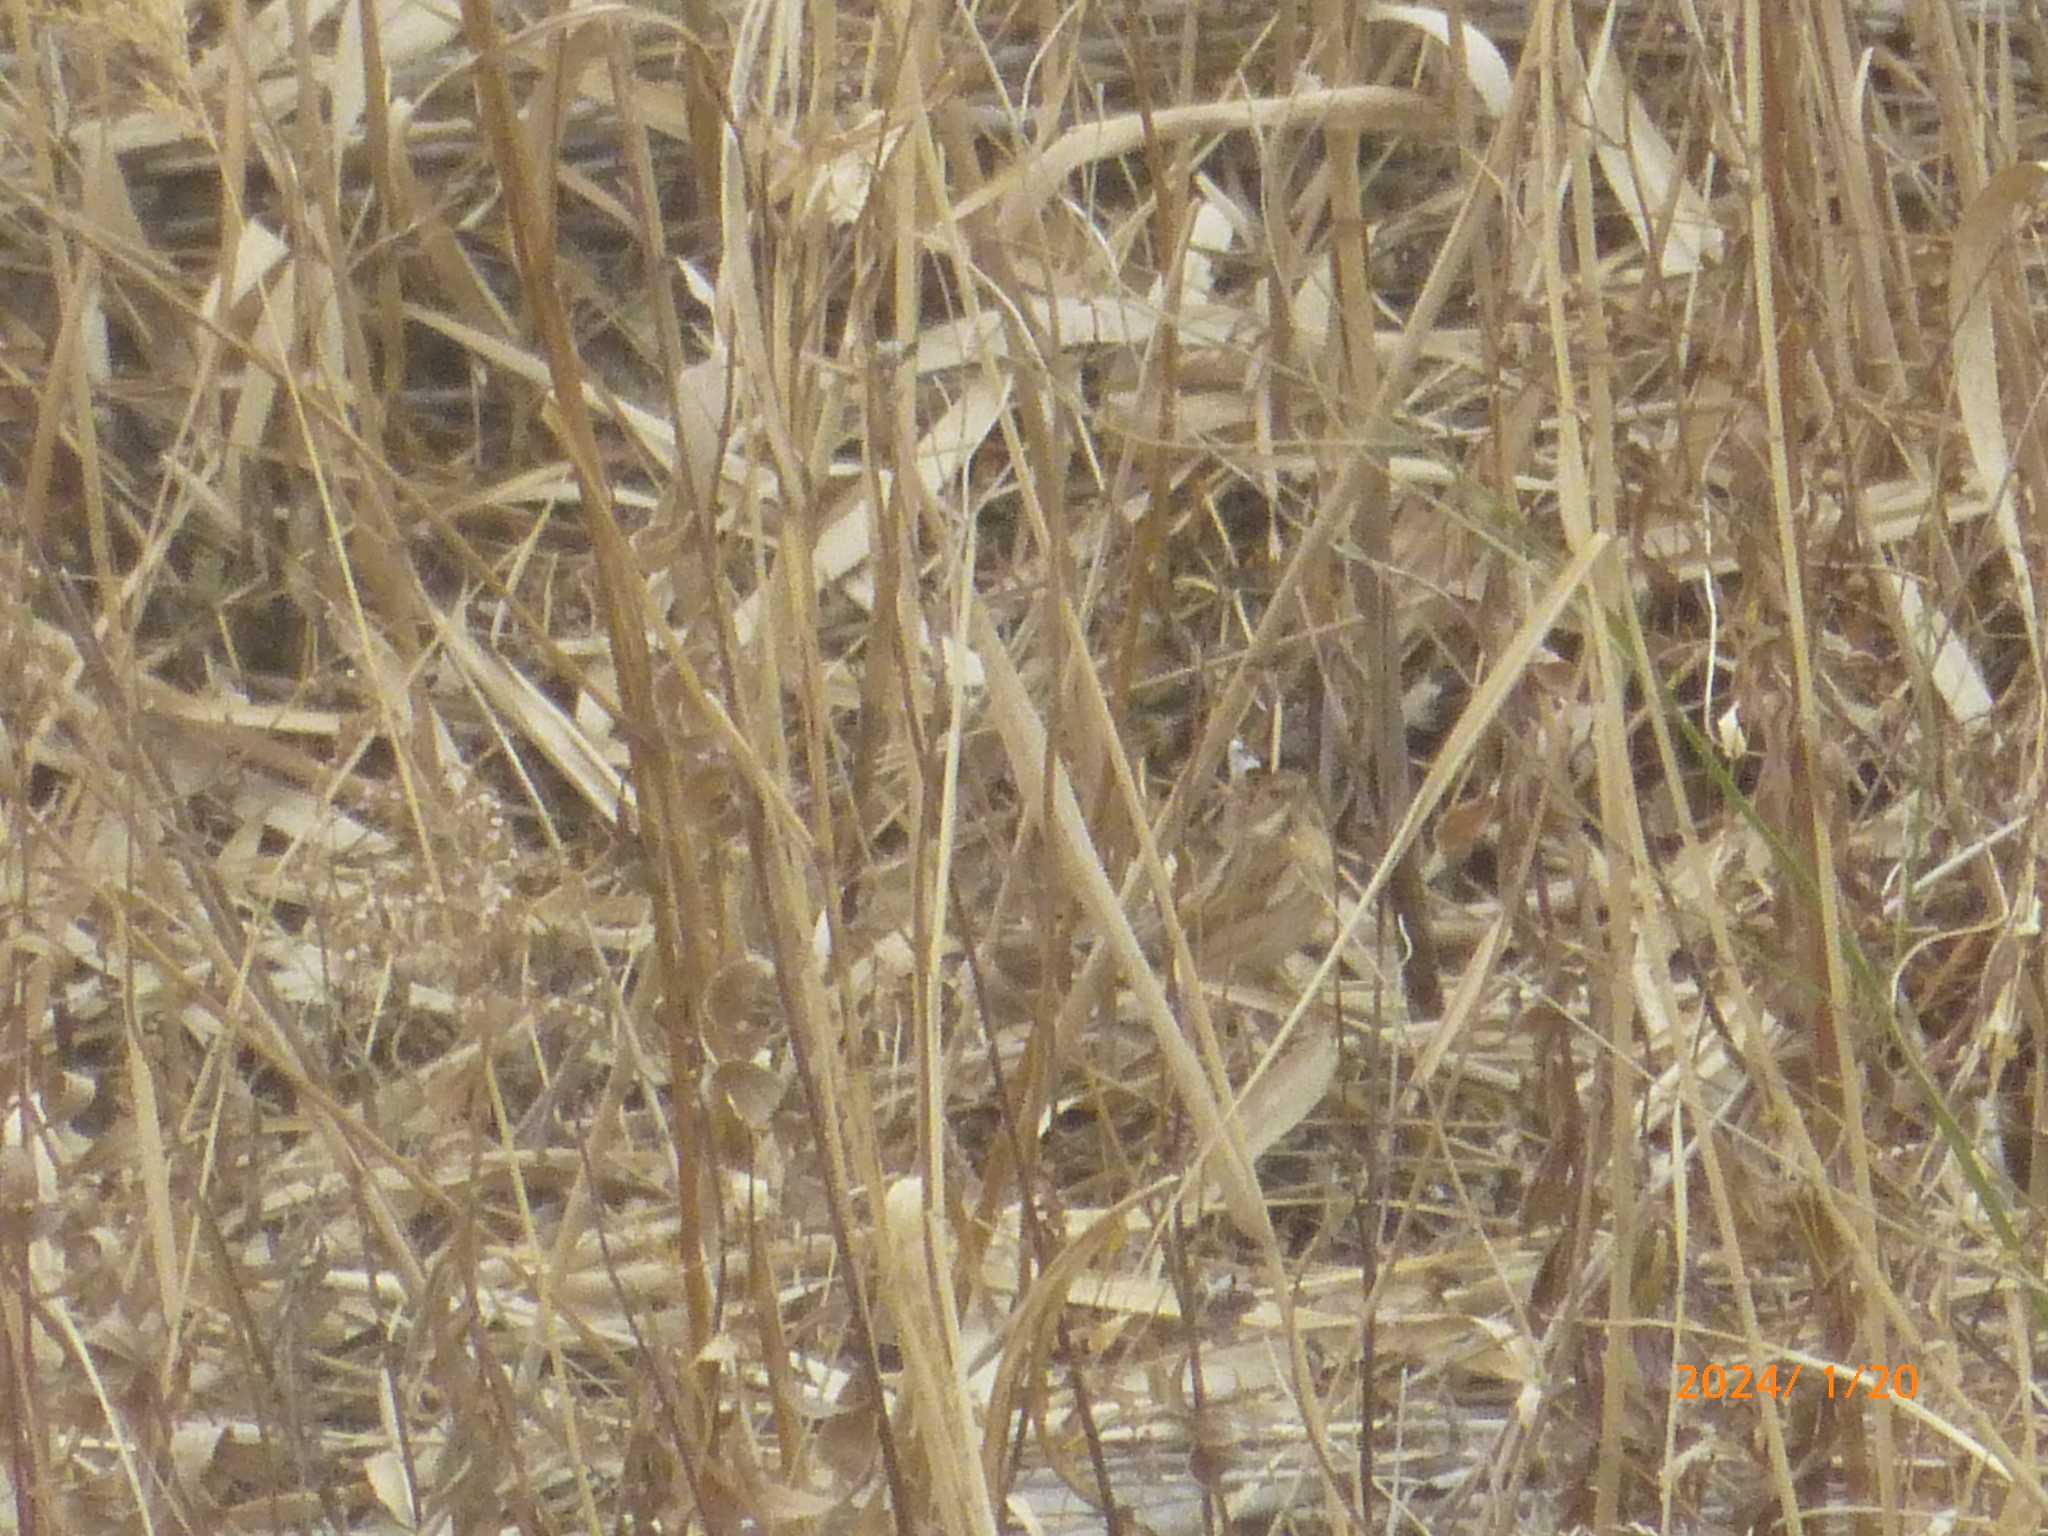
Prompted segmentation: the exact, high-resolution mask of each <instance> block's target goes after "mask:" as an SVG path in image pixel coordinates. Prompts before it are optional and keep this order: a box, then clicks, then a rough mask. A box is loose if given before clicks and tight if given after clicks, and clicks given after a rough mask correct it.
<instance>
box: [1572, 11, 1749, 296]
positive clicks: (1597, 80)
mask: <svg viewBox="0 0 2048 1536" xmlns="http://www.w3.org/2000/svg"><path fill="white" fill-rule="evenodd" d="M1612 16H1613V13H1612V12H1611V11H1610V12H1609V30H1608V31H1607V32H1604V33H1603V34H1602V36H1601V46H1600V48H1599V50H1598V51H1597V52H1596V53H1595V54H1594V56H1593V62H1592V66H1591V68H1590V70H1589V72H1588V76H1587V104H1588V105H1589V106H1590V107H1591V109H1592V114H1593V152H1594V154H1595V155H1597V156H1598V157H1599V160H1600V170H1601V173H1602V174H1603V175H1605V176H1606V178H1607V184H1608V185H1609V186H1610V187H1612V188H1613V189H1614V195H1615V197H1616V198H1618V199H1619V200H1620V202H1621V206H1622V211H1623V212H1625V213H1626V214H1627V215H1628V219H1629V222H1630V223H1631V224H1633V225H1635V227H1636V238H1637V239H1638V240H1640V241H1641V242H1642V245H1643V251H1644V254H1645V255H1647V256H1648V257H1649V258H1650V259H1651V260H1652V261H1653V262H1654V263H1655V264H1656V267H1657V270H1658V272H1659V273H1661V274H1662V275H1663V276H1665V277H1687V276H1690V275H1691V274H1693V273H1695V272H1698V271H1699V270H1700V268H1701V267H1702V266H1704V265H1705V264H1706V263H1708V262H1710V261H1718V260H1720V259H1721V245H1722V235H1721V225H1720V222H1719V221H1718V220H1717V219H1715V217H1714V210H1713V208H1712V206H1711V205H1709V203H1708V202H1707V200H1706V198H1705V197H1704V196H1703V195H1702V194H1701V193H1700V191H1699V189H1698V188H1697V187H1695V186H1694V185H1693V184H1692V183H1691V182H1690V181H1689V180H1687V179H1686V177H1685V176H1684V175H1683V174H1682V173H1681V172H1680V170H1679V168H1678V156H1677V155H1676V154H1674V153H1673V152H1672V149H1671V144H1670V141H1669V140H1667V139H1666V138H1665V137H1664V135H1663V133H1662V131H1661V130H1659V129H1658V127H1657V123H1656V120H1655V119H1654V118H1652V117H1651V116H1650V114H1649V111H1648V109H1646V108H1645V107H1644V106H1643V102H1642V98H1641V97H1640V96H1639V95H1638V94H1637V93H1636V90H1635V87H1634V86H1633V85H1631V84H1630V83H1629V81H1628V78H1627V76H1626V75H1624V74H1623V72H1622V68H1621V62H1620V60H1618V59H1617V58H1615V57H1614V55H1613V53H1612V52H1611V51H1610V44H1611V43H1612V41H1613V33H1612Z"/></svg>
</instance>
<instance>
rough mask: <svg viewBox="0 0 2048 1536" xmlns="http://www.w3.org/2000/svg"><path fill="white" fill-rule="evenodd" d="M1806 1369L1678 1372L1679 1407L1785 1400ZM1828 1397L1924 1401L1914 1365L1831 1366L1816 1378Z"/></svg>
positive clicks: (1693, 1368)
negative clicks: (1697, 1404) (1859, 1394)
mask: <svg viewBox="0 0 2048 1536" xmlns="http://www.w3.org/2000/svg"><path fill="white" fill-rule="evenodd" d="M1805 1369H1806V1367H1805V1366H1804V1365H1791V1366H1781V1365H1767V1366H1765V1367H1764V1368H1763V1369H1762V1370H1757V1369H1755V1368H1754V1367H1752V1366H1747V1365H1723V1364H1721V1363H1720V1362H1719V1361H1718V1360H1716V1361H1710V1362H1708V1363H1707V1364H1705V1365H1685V1364H1681V1365H1679V1366H1678V1367H1677V1374H1678V1385H1677V1388H1676V1395H1677V1398H1678V1401H1680V1402H1682V1403H1684V1402H1693V1403H1722V1402H1728V1403H1742V1402H1750V1401H1753V1400H1754V1399H1756V1398H1759V1397H1770V1398H1778V1399H1785V1398H1789V1397H1790V1396H1791V1395H1792V1391H1793V1388H1795V1387H1797V1386H1798V1385H1799V1379H1800V1376H1801V1374H1802V1373H1803V1372H1804V1371H1805ZM1816 1374H1817V1375H1818V1376H1819V1377H1821V1378H1822V1381H1823V1383H1824V1385H1825V1388H1826V1391H1827V1394H1828V1396H1829V1397H1831V1398H1833V1397H1850V1396H1853V1395H1854V1394H1855V1393H1857V1392H1861V1393H1863V1395H1864V1396H1866V1397H1869V1398H1872V1399H1877V1398H1886V1397H1898V1398H1905V1399H1907V1400H1911V1399H1913V1398H1915V1397H1918V1396H1919V1395H1920V1371H1919V1368H1918V1367H1917V1366H1914V1365H1913V1364H1911V1363H1910V1362H1907V1363H1902V1364H1898V1365H1859V1366H1856V1367H1854V1368H1853V1369H1852V1368H1851V1367H1848V1366H1842V1365H1835V1364H1833V1363H1829V1364H1827V1365H1825V1366H1823V1367H1821V1369H1820V1371H1819V1372H1817V1373H1816Z"/></svg>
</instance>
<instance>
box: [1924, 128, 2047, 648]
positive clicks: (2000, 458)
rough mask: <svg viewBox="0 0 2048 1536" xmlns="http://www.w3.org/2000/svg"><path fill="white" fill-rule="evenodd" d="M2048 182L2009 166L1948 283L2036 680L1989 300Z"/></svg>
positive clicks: (1972, 211) (1982, 203)
mask: <svg viewBox="0 0 2048 1536" xmlns="http://www.w3.org/2000/svg"><path fill="white" fill-rule="evenodd" d="M2044 180H2048V161H2042V160H2030V161H2025V162H2023V163H2021V164H2018V165H2009V166H2007V167H2006V168H2005V169H2004V170H2002V171H2000V172H1999V173H1998V174H1997V175H1996V176H1993V177H1992V178H1991V180H1990V181H1988V182H1987V183H1985V186H1984V190H1983V191H1982V192H1980V193H1978V194H1977V198H1976V201H1974V202H1973V203H1971V204H1970V206H1969V207H1968V208H1966V209H1965V210H1963V216H1962V219H1961V220H1960V221H1959V222H1958V223H1957V225H1956V231H1955V242H1954V246H1953V248H1952V250H1951V251H1950V253H1949V278H1948V314H1949V328H1950V331H1951V333H1952V334H1953V335H1954V337H1955V347H1954V352H1953V354H1952V356H1953V359H1954V372H1955V382H1956V405H1957V407H1958V409H1959V410H1960V411H1961V413H1962V418H1963V435H1964V437H1965V438H1967V439H1968V440H1969V444H1970V457H1971V458H1972V460H1973V461H1974V462H1975V463H1976V466H1977V479H1978V481H1979V483H1980V484H1981V486H1982V488H1983V490H1984V493H1985V494H1986V495H1987V496H1989V497H1990V498H1991V509H1992V526H1993V527H1995V528H1996V529H1997V530H1998V543H1999V547H2000V548H2001V549H2003V550H2004V551H2005V557H2006V563H2007V565H2008V566H2010V567H2011V570H2012V574H2013V587H2014V593H2013V595H2014V597H2015V598H2016V599H2017V600H2018V602H2019V604H2020V607H2021V610H2022V612H2023V613H2024V614H2025V616H2026V628H2027V640H2028V645H2029V647H2030V648H2031V650H2032V651H2033V654H2034V658H2035V663H2036V666H2035V670H2036V672H2037V674H2038V673H2039V672H2040V671H2041V667H2040V657H2041V648H2040V640H2039V633H2040V627H2041V620H2040V614H2039V611H2038V610H2037V608H2036V606H2035V597H2034V582H2033V567H2032V564H2031V562H2030V561H2029V559H2028V557H2027V551H2026V544H2025V541H2024V540H2023V539H2022V537H2021V535H2020V524H2019V510H2018V506H2017V500H2018V498H2017V495H2016V494H2015V491H2014V488H2013V483H2012V475H2013V465H2012V453H2011V450H2010V448H2009V447H2008V446H2007V439H2006V432H2005V406H2004V404H2003V403H2002V400H2001V389H2000V377H1999V369H1998V340H1997V336H1996V333H1995V331H1994V330H1993V327H1992V316H1991V297H1992V294H1993V292H1994V291H1995V288H1996V282H1995V272H1994V264H1995V263H1996V262H1997V260H1998V256H1999V253H2000V252H2001V251H2002V250H2003V249H2004V248H2005V242H2006V237H2007V234H2008V232H2009V231H2010V229H2011V227H2012V218H2013V215H2014V214H2015V213H2017V212H2019V210H2020V209H2022V208H2024V207H2025V206H2027V205H2028V204H2030V203H2032V202H2033V201H2034V200H2035V199H2036V198H2037V197H2038V196H2039V195H2040V192H2041V186H2042V183H2043V181H2044Z"/></svg>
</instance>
